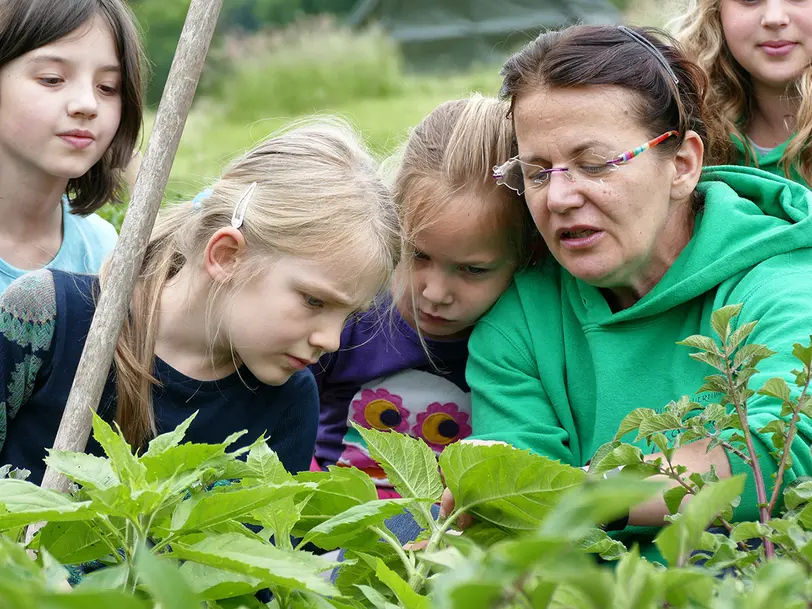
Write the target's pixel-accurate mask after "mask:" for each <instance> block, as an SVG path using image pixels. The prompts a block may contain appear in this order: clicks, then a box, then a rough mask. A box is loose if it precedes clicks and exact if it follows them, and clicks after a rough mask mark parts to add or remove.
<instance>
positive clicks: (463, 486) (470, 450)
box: [440, 442, 586, 531]
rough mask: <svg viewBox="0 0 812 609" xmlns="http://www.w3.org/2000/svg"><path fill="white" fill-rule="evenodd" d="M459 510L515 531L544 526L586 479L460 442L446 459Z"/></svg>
mask: <svg viewBox="0 0 812 609" xmlns="http://www.w3.org/2000/svg"><path fill="white" fill-rule="evenodd" d="M440 465H441V466H442V469H443V474H444V475H445V480H446V484H447V485H448V488H450V489H451V492H452V493H453V494H454V499H455V502H456V506H455V510H456V511H461V512H470V513H472V514H474V515H475V516H476V517H477V518H479V519H481V520H485V521H487V522H491V523H493V524H495V525H497V526H499V527H500V528H503V529H506V530H513V531H521V530H532V529H535V528H536V527H538V526H539V524H540V523H541V522H542V521H543V519H544V517H545V516H546V514H547V513H548V512H549V510H550V509H551V508H552V507H553V506H554V505H555V504H556V503H557V502H558V500H559V499H560V497H561V495H562V494H563V492H564V491H567V490H569V489H571V488H574V487H576V486H578V485H580V484H581V483H582V482H583V481H584V478H585V477H586V474H585V473H584V472H583V471H581V470H580V469H575V468H572V467H569V466H567V465H562V464H561V463H559V462H557V461H551V460H549V459H547V458H545V457H541V456H539V455H534V454H532V453H530V452H529V451H521V450H517V449H515V448H512V447H510V446H506V445H501V444H497V445H490V446H483V445H475V444H468V443H465V442H457V443H456V444H452V445H451V446H448V447H447V448H446V449H445V450H444V451H443V453H442V455H441V456H440Z"/></svg>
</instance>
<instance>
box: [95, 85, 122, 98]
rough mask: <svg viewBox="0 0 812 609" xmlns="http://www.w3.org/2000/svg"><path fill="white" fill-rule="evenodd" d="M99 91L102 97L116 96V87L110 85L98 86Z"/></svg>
mask: <svg viewBox="0 0 812 609" xmlns="http://www.w3.org/2000/svg"><path fill="white" fill-rule="evenodd" d="M99 91H101V92H102V93H103V94H104V95H109V96H113V95H118V87H114V86H111V85H99Z"/></svg>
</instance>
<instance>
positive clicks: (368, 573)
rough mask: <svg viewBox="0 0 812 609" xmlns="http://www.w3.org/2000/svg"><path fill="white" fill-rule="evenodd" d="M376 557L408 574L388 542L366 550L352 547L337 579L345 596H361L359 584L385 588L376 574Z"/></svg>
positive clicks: (339, 570) (399, 571)
mask: <svg viewBox="0 0 812 609" xmlns="http://www.w3.org/2000/svg"><path fill="white" fill-rule="evenodd" d="M375 557H377V558H380V559H381V560H383V561H384V562H385V563H386V565H387V566H388V567H389V568H390V569H392V570H393V571H396V572H398V573H400V574H401V576H404V577H406V576H407V575H406V567H405V566H404V565H403V563H402V561H401V560H400V557H399V556H398V555H397V554H396V553H395V550H394V548H393V547H392V546H391V545H389V544H388V543H385V542H380V543H377V544H374V545H371V546H370V547H369V548H366V549H365V550H364V552H360V551H358V550H352V549H350V550H348V551H347V553H346V554H345V561H344V562H342V563H341V567H340V568H339V569H338V576H337V577H336V579H335V584H336V586H338V589H339V590H341V593H342V594H343V595H344V596H351V597H353V598H360V596H359V594H360V591H359V590H358V587H357V586H358V584H364V585H366V586H371V587H373V588H377V589H383V586H382V585H381V583H380V581H379V580H378V577H377V576H376V575H375V568H376V567H377V562H375ZM346 559H348V561H347V560H346Z"/></svg>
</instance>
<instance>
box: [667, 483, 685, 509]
mask: <svg viewBox="0 0 812 609" xmlns="http://www.w3.org/2000/svg"><path fill="white" fill-rule="evenodd" d="M687 494H688V489H686V488H685V487H684V486H675V487H673V488H670V489H668V490H667V491H665V492H664V493H663V501H665V506H666V507H667V508H668V511H669V512H670V513H671V514H676V513H677V512H679V508H680V506H681V505H682V500H683V499H685V495H687Z"/></svg>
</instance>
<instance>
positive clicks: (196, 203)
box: [192, 188, 213, 210]
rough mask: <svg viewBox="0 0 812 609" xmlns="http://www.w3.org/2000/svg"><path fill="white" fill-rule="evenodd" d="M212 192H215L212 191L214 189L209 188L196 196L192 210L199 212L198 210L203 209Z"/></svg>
mask: <svg viewBox="0 0 812 609" xmlns="http://www.w3.org/2000/svg"><path fill="white" fill-rule="evenodd" d="M212 192H213V191H212V189H211V188H207V189H206V190H204V191H202V192H199V193H197V195H196V196H195V198H194V199H192V209H194V210H198V209H200V208H201V207H203V201H205V200H206V199H208V198H209V197H210V196H211V193H212Z"/></svg>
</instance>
